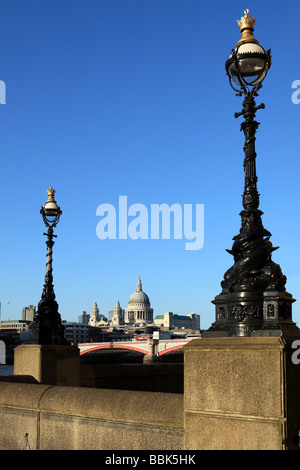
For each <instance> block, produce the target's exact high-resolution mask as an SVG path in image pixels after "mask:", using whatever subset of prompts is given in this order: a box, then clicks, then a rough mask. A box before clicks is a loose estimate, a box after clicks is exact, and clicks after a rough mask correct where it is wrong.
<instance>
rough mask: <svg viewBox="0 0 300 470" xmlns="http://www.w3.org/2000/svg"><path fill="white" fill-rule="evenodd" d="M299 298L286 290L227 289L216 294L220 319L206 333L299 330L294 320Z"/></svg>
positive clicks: (255, 333)
mask: <svg viewBox="0 0 300 470" xmlns="http://www.w3.org/2000/svg"><path fill="white" fill-rule="evenodd" d="M293 302H295V299H293V298H292V296H291V294H289V293H288V292H286V291H277V290H266V291H264V292H262V293H261V292H255V291H251V290H245V291H240V292H226V291H223V292H222V293H221V294H220V295H218V296H216V297H215V299H214V300H213V302H212V303H213V304H215V306H216V321H215V322H214V323H213V324H212V325H211V327H210V328H209V329H208V330H207V331H205V332H203V333H202V337H206V338H207V337H220V336H284V335H285V334H288V335H292V334H293V332H295V333H297V334H299V328H298V327H297V326H296V324H295V323H294V322H293V321H292V303H293Z"/></svg>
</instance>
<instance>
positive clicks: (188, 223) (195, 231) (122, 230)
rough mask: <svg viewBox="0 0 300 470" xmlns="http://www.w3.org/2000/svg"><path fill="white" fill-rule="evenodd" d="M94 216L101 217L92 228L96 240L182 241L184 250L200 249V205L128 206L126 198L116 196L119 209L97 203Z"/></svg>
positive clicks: (201, 234) (202, 216)
mask: <svg viewBox="0 0 300 470" xmlns="http://www.w3.org/2000/svg"><path fill="white" fill-rule="evenodd" d="M96 215H97V216H99V217H101V220H100V221H99V222H98V224H97V227H96V234H97V237H98V238H99V239H100V240H105V239H107V238H108V239H111V240H116V239H117V238H118V239H119V240H126V239H128V238H130V239H131V240H138V239H142V240H148V239H151V240H159V239H163V240H170V239H171V238H173V239H174V240H182V239H183V238H184V239H185V240H188V241H186V243H185V249H186V250H200V249H201V248H202V247H203V244H204V204H196V205H195V207H194V208H193V204H184V205H183V207H182V206H181V205H180V204H177V203H174V204H172V205H168V204H165V203H163V204H151V207H150V211H149V210H148V208H147V207H146V206H145V205H144V204H132V205H130V206H129V207H128V202H127V196H119V207H118V208H117V209H116V208H115V206H114V205H113V204H107V203H105V204H100V205H99V206H98V207H97V210H96Z"/></svg>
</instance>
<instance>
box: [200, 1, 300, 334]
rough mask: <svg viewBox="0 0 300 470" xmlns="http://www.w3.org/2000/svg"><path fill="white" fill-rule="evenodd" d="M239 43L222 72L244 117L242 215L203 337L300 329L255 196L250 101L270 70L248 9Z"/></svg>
mask: <svg viewBox="0 0 300 470" xmlns="http://www.w3.org/2000/svg"><path fill="white" fill-rule="evenodd" d="M238 24H239V26H240V30H241V39H240V41H239V42H238V43H237V45H236V49H234V50H232V52H231V55H230V57H229V59H228V60H227V61H226V64H225V68H226V73H227V75H228V77H229V82H230V85H231V87H232V88H233V89H234V90H235V91H236V92H237V96H243V97H244V101H243V109H242V111H241V112H240V113H235V117H236V118H237V117H239V116H243V117H244V122H242V124H241V130H242V131H243V132H244V134H245V145H244V153H245V158H244V173H245V185H244V193H243V210H242V211H241V213H240V215H241V220H242V223H241V228H240V232H239V234H238V235H236V236H235V237H234V238H233V240H234V242H233V245H232V248H231V250H227V251H228V253H230V254H231V255H232V256H233V258H234V264H233V266H232V267H231V268H230V269H228V271H227V272H226V273H225V275H224V280H223V281H222V282H221V287H222V292H221V294H220V295H218V296H216V297H215V299H214V301H213V303H214V304H215V306H216V320H215V322H214V323H213V324H212V326H211V328H210V329H209V330H208V331H207V332H206V334H205V335H207V336H223V335H225V336H253V335H278V334H279V335H282V333H283V331H284V330H289V331H290V330H293V329H297V330H298V328H297V327H296V326H295V324H294V323H293V322H292V314H291V310H292V309H291V304H292V302H294V299H293V298H292V296H291V295H290V294H289V293H287V292H286V290H285V283H286V277H285V276H284V275H283V273H282V270H281V268H280V266H279V265H278V264H276V263H274V262H273V261H272V259H271V255H272V252H273V251H274V250H276V249H277V248H278V247H276V248H274V247H273V246H272V243H271V241H270V237H271V234H270V232H268V231H267V230H266V229H265V228H264V227H263V224H262V220H261V216H262V214H263V213H262V212H261V211H260V210H259V194H258V191H257V176H256V163H255V161H256V152H255V134H256V130H257V128H258V126H259V123H258V122H256V121H255V114H256V111H257V110H258V109H263V108H264V107H265V106H264V104H260V105H259V106H256V104H255V100H254V97H256V96H258V93H257V92H258V90H259V89H260V88H261V87H262V82H263V80H264V78H265V77H266V75H267V72H268V70H269V68H270V67H271V54H270V50H268V51H267V52H266V51H265V50H264V48H263V47H262V46H261V45H260V44H259V42H258V41H257V40H256V39H255V38H254V36H253V32H254V24H255V18H251V17H250V15H249V10H245V16H244V17H242V18H241V20H240V21H238Z"/></svg>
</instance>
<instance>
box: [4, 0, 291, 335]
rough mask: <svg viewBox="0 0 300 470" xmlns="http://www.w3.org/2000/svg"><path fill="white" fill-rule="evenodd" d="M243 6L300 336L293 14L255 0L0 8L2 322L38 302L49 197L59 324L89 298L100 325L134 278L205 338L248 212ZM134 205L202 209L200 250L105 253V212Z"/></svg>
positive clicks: (266, 173) (160, 306)
mask: <svg viewBox="0 0 300 470" xmlns="http://www.w3.org/2000/svg"><path fill="white" fill-rule="evenodd" d="M245 8H249V10H250V14H251V15H252V16H253V17H256V18H257V20H256V25H255V37H257V39H258V40H259V41H260V44H261V45H262V46H263V47H264V48H265V49H269V48H271V52H272V67H271V69H270V71H269V73H268V75H267V77H266V79H265V81H264V86H263V88H262V89H261V90H260V92H259V97H258V98H257V104H260V103H261V102H263V103H265V105H266V109H264V110H259V111H258V113H257V120H258V122H260V126H259V129H258V131H257V136H256V151H257V174H258V191H259V193H260V195H261V196H260V209H261V210H262V211H263V213H264V214H263V216H262V220H263V224H264V227H265V228H266V229H267V230H269V231H270V232H271V234H272V237H271V241H272V243H273V245H274V246H279V247H280V248H279V249H278V250H277V251H276V252H275V253H274V254H273V256H272V259H273V260H274V261H275V262H276V263H278V264H279V265H280V266H281V268H282V270H283V272H284V274H285V275H286V276H287V285H286V288H287V291H288V292H290V293H291V294H292V295H293V297H294V298H295V299H296V300H297V302H295V303H294V304H293V320H294V321H295V322H297V324H298V326H299V322H300V304H299V298H300V288H299V286H300V275H299V268H298V257H297V250H298V232H299V225H300V223H299V216H298V207H299V202H300V197H299V176H298V175H299V166H300V159H299V157H298V134H299V122H300V103H298V102H297V101H298V100H297V97H298V95H299V93H298V91H297V90H298V88H299V84H297V80H300V75H299V70H298V66H297V63H296V61H295V54H294V48H295V44H297V43H298V42H299V32H298V29H297V28H296V27H291V25H293V24H294V21H295V18H296V17H298V15H299V14H300V5H299V2H296V1H294V0H291V1H289V2H288V3H287V4H286V5H285V8H284V9H283V7H282V4H281V3H279V2H278V1H275V2H274V1H273V2H270V1H266V2H263V4H262V2H259V1H258V0H254V1H250V2H248V3H247V4H246V3H245V4H244V5H242V4H241V2H238V1H237V0H233V1H231V2H230V4H229V5H228V4H220V2H216V1H213V2H210V3H207V2H204V1H200V0H164V1H161V2H153V1H149V0H143V2H140V1H138V0H113V1H106V0H100V1H99V0H98V1H95V0H90V1H89V3H88V4H87V3H86V2H84V1H83V0H75V1H72V2H71V1H70V0H64V2H58V0H54V1H51V2H50V1H48V0H46V1H44V2H42V3H41V2H39V1H38V0H29V1H28V2H26V4H24V2H21V1H20V0H16V1H15V2H14V3H13V4H9V3H3V4H1V12H2V17H3V18H4V19H5V21H3V25H2V26H1V31H0V36H1V59H2V60H1V67H0V81H1V83H4V84H5V93H6V99H5V104H2V105H1V106H0V122H1V140H0V154H1V157H2V167H1V168H2V182H1V183H2V184H1V187H0V195H1V201H2V224H1V247H0V250H1V265H0V266H1V271H0V272H1V276H0V302H1V306H2V309H1V319H2V320H4V319H7V318H10V319H18V318H17V317H18V316H20V315H21V312H22V308H23V307H24V306H26V305H30V304H32V305H37V304H38V302H39V300H40V297H41V294H42V289H43V284H44V276H45V266H46V245H45V241H46V237H45V236H43V233H44V231H45V227H44V224H43V221H42V217H41V215H40V213H39V211H40V208H41V206H42V205H43V204H45V202H46V199H47V192H46V191H47V189H49V186H50V184H52V186H53V188H54V189H55V190H56V195H55V198H56V200H57V203H58V204H59V206H60V207H61V209H62V216H61V219H60V221H59V224H58V226H57V228H56V229H55V231H54V233H55V234H56V235H57V238H56V239H55V245H54V247H53V277H54V289H55V294H56V300H57V302H58V304H59V313H60V315H61V317H62V319H63V320H66V321H72V320H73V321H74V320H76V319H77V317H78V315H80V314H81V312H82V311H84V310H85V311H88V313H89V311H90V310H91V308H92V305H93V301H94V299H97V304H98V306H99V309H100V313H103V314H104V312H108V311H109V310H111V309H112V308H114V305H115V303H116V300H117V298H118V299H119V301H120V304H121V306H122V308H124V307H125V306H127V303H128V299H129V296H130V293H132V292H133V291H134V289H135V286H136V281H137V277H138V274H139V273H140V274H141V278H142V281H143V287H144V288H145V292H146V293H147V294H148V295H149V298H150V301H151V307H152V308H153V310H154V316H156V315H160V314H163V313H164V312H167V311H171V312H174V314H179V315H186V314H188V313H191V312H195V313H197V314H199V315H200V316H201V328H203V329H207V328H209V327H210V325H211V323H212V322H213V321H214V319H215V313H214V306H213V305H212V304H211V301H212V300H213V299H214V297H215V296H216V295H217V294H219V293H220V291H221V287H220V283H221V281H222V279H223V275H224V273H225V271H226V270H227V269H228V268H229V267H230V266H231V265H232V262H233V260H232V256H231V255H229V254H228V253H227V252H226V249H230V248H231V245H232V238H233V236H234V235H236V234H237V233H238V231H239V228H240V216H239V213H240V211H241V210H242V198H241V195H242V192H243V183H244V181H243V177H244V175H243V158H244V155H243V144H244V142H243V136H242V135H241V132H240V122H241V118H239V119H235V118H234V113H235V112H239V111H241V109H242V99H241V98H239V97H236V96H235V93H234V92H233V90H232V89H231V88H230V86H229V82H228V78H227V77H226V74H225V67H224V64H225V61H226V59H227V58H228V57H229V54H230V52H231V49H232V48H234V47H235V45H236V42H237V41H238V40H239V38H240V32H239V27H238V25H237V22H236V20H239V19H240V18H241V16H243V12H244V9H245ZM297 86H298V88H297ZM297 93H298V94H297ZM125 196H126V197H127V201H128V207H132V205H134V204H140V205H143V206H144V207H145V208H147V209H148V212H149V214H150V208H151V206H152V205H156V204H168V205H169V206H171V205H173V204H177V205H179V206H180V207H181V208H184V206H185V205H191V206H192V207H193V208H195V207H196V205H203V206H204V244H203V246H202V247H201V249H198V250H186V249H185V243H186V239H184V237H182V238H178V239H175V238H174V236H173V232H171V236H170V238H169V239H163V238H162V236H160V237H159V238H158V239H153V238H151V237H150V236H149V237H148V238H147V239H133V238H131V237H129V236H128V237H127V238H126V239H120V238H117V239H102V240H100V239H99V237H98V236H97V224H98V223H99V216H97V208H98V207H99V206H100V205H102V204H110V205H111V206H114V207H118V203H119V198H120V197H125ZM129 217H130V216H129ZM131 220H132V219H131ZM194 229H195V227H194ZM104 315H105V314H104Z"/></svg>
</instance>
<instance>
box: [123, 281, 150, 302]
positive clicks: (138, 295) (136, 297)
mask: <svg viewBox="0 0 300 470" xmlns="http://www.w3.org/2000/svg"><path fill="white" fill-rule="evenodd" d="M131 304H143V305H145V306H148V307H149V306H150V300H149V297H148V295H147V294H146V293H145V292H143V291H142V283H141V279H140V276H139V280H138V282H137V286H136V291H135V292H134V293H133V294H132V295H131V296H130V298H129V301H128V306H129V305H131Z"/></svg>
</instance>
